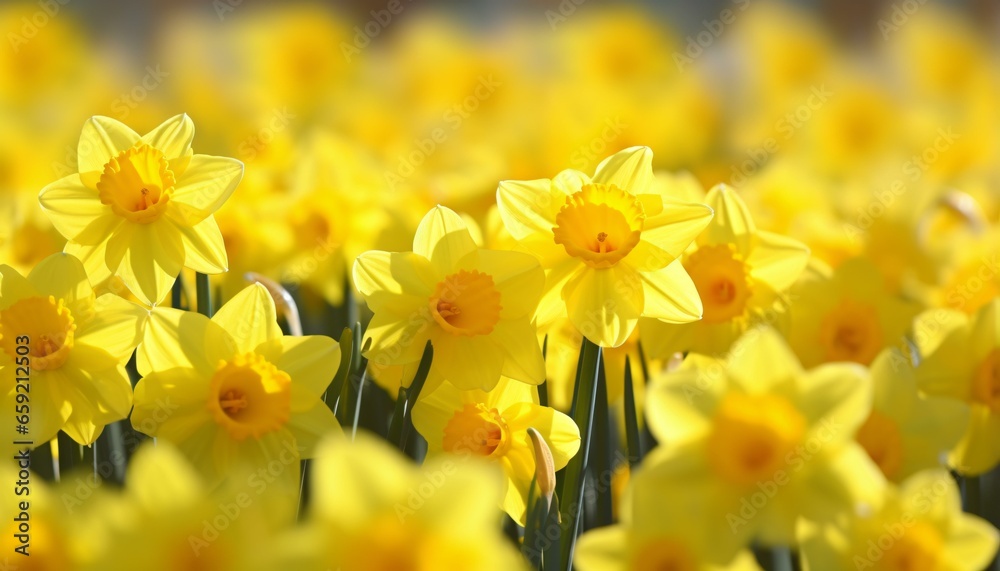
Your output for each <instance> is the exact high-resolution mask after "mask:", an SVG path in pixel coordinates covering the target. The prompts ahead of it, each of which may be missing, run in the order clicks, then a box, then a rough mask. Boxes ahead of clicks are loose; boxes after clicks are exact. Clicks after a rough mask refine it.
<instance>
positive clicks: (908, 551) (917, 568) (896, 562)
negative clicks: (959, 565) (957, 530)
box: [877, 521, 944, 571]
mask: <svg viewBox="0 0 1000 571" xmlns="http://www.w3.org/2000/svg"><path fill="white" fill-rule="evenodd" d="M943 550H944V542H943V541H942V539H941V534H940V533H939V532H938V531H937V530H936V529H934V528H933V527H931V525H930V524H928V523H926V522H923V521H918V522H915V523H914V524H913V526H912V527H909V528H907V529H906V530H905V531H904V532H903V535H902V536H901V537H899V538H898V539H895V541H894V542H893V544H892V546H891V547H889V549H887V550H886V552H885V555H884V556H883V557H882V561H881V565H880V566H878V567H877V568H878V569H882V570H885V571H932V570H933V569H939V568H940V567H939V566H938V564H939V563H940V561H941V552H942V551H943Z"/></svg>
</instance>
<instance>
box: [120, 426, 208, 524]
mask: <svg viewBox="0 0 1000 571" xmlns="http://www.w3.org/2000/svg"><path fill="white" fill-rule="evenodd" d="M126 481H127V482H128V493H129V496H130V499H131V500H132V501H134V502H135V503H136V505H138V506H141V507H142V509H145V510H148V511H149V513H169V512H170V511H172V510H174V509H176V508H177V506H187V505H193V504H194V503H195V502H197V501H200V500H201V498H202V494H203V488H202V483H201V480H200V478H199V476H198V473H197V472H195V470H194V468H192V466H191V465H190V464H189V463H188V461H187V460H186V459H185V458H184V456H182V455H181V453H180V452H179V451H178V450H177V449H176V448H175V447H174V446H172V445H171V444H170V443H157V445H156V446H153V445H151V444H150V445H146V446H143V447H142V448H140V449H139V450H138V451H137V452H136V453H135V456H134V457H133V458H132V460H131V461H130V462H129V466H128V476H127V480H126Z"/></svg>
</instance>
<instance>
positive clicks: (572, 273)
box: [535, 256, 588, 328]
mask: <svg viewBox="0 0 1000 571" xmlns="http://www.w3.org/2000/svg"><path fill="white" fill-rule="evenodd" d="M586 271H588V269H587V267H586V266H585V265H584V263H583V262H581V261H580V260H578V259H577V258H573V257H569V256H566V257H564V258H563V260H562V261H560V263H559V264H557V265H556V266H554V267H552V268H551V269H549V270H548V271H546V272H545V291H544V293H542V297H541V299H539V300H538V309H537V310H535V323H536V324H537V325H538V327H539V328H545V327H548V326H549V325H551V324H552V323H554V322H556V321H558V320H560V319H567V318H568V317H569V315H568V314H567V309H566V300H565V299H564V298H563V289H564V288H565V287H566V284H567V283H569V282H570V281H572V280H573V279H574V278H575V277H576V276H577V275H578V274H579V273H582V272H586Z"/></svg>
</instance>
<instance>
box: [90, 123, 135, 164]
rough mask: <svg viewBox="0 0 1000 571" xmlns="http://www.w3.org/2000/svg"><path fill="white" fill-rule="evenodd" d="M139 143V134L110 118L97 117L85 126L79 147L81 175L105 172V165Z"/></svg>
mask: <svg viewBox="0 0 1000 571" xmlns="http://www.w3.org/2000/svg"><path fill="white" fill-rule="evenodd" d="M137 142H139V134H138V133H136V132H135V131H133V130H132V129H129V128H128V127H127V126H125V125H124V124H123V123H121V122H119V121H116V120H114V119H112V118H110V117H102V116H100V115H96V116H94V117H91V118H90V119H88V120H87V122H86V123H84V124H83V131H82V132H81V133H80V142H79V144H78V146H77V158H76V160H77V165H78V168H79V170H80V172H81V173H86V172H91V171H103V170H104V165H105V164H107V162H108V161H109V160H111V159H112V158H113V157H116V156H118V155H119V154H120V153H121V152H122V151H125V150H127V149H129V148H130V147H132V145H134V144H136V143H137Z"/></svg>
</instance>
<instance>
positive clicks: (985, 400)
mask: <svg viewBox="0 0 1000 571" xmlns="http://www.w3.org/2000/svg"><path fill="white" fill-rule="evenodd" d="M972 399H973V400H975V401H976V402H979V403H982V404H985V405H986V406H988V407H990V410H992V411H993V412H1000V349H994V350H993V352H992V353H990V354H989V355H987V356H986V358H985V359H983V362H982V363H980V364H979V367H978V368H977V369H976V376H975V378H974V379H973V381H972Z"/></svg>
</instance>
